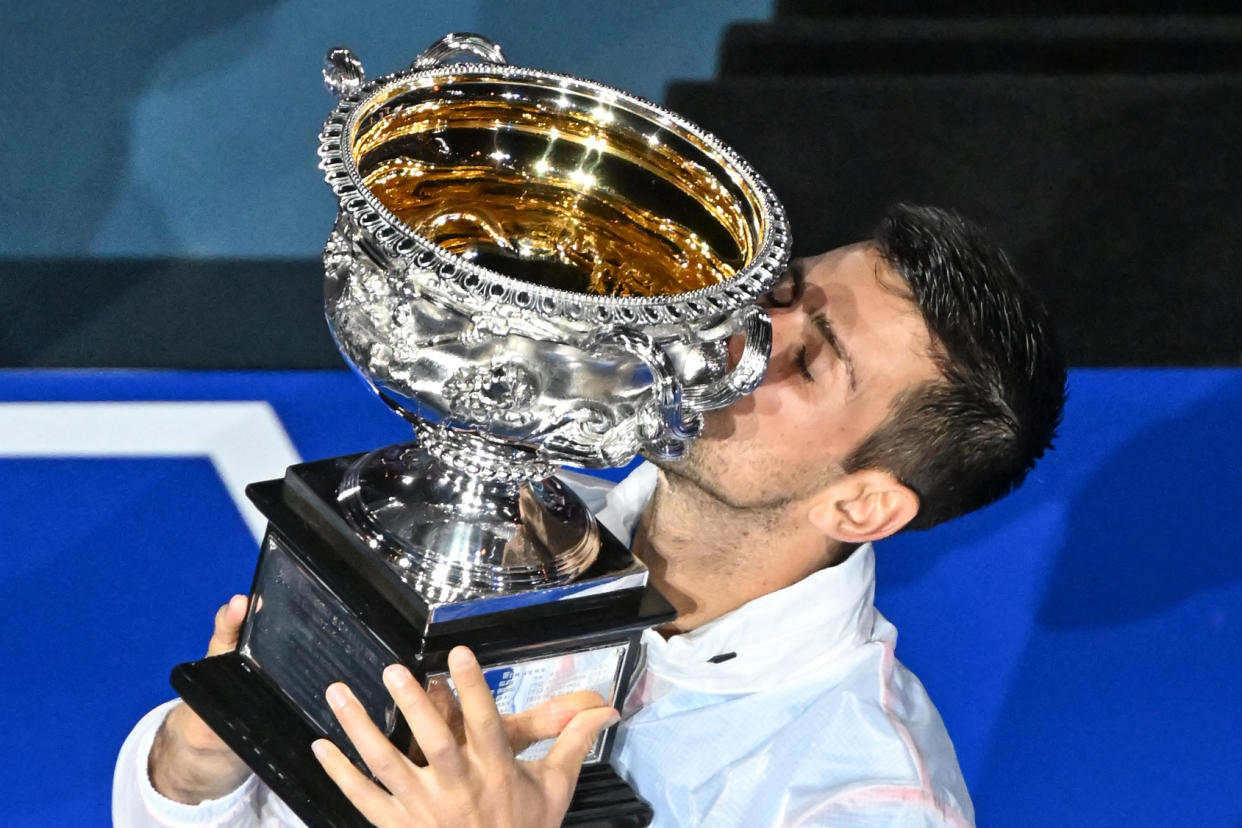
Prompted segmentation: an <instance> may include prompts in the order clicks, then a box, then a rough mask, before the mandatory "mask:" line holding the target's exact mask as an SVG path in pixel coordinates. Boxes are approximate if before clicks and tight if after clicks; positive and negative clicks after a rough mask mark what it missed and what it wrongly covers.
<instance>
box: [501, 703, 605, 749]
mask: <svg viewBox="0 0 1242 828" xmlns="http://www.w3.org/2000/svg"><path fill="white" fill-rule="evenodd" d="M603 706H604V697H603V696H601V695H600V694H599V693H596V692H595V691H594V690H579V691H577V692H574V693H565V694H563V695H560V696H553V697H552V698H550V699H548V700H547V701H544V702H542V703H540V704H537V705H535V706H534V707H531V708H528V709H526V710H521V711H518V712H517V713H512V714H510V715H508V716H504V717H503V719H504V723H505V732H506V733H507V734H508V735H509V744H510V746H512V748H513V752H514V753H521V752H522V751H524V750H526V748H528V747H530V746H531V745H533V744H534V743H535V742H539V741H542V740H544V739H551V738H553V737H555V736H559V735H560V733H561V731H562V730H564V729H565V726H566V725H567V724H569V722H570V721H571V720H572V719H573V718H574V716H576V715H578V714H579V713H581V712H582V711H584V710H591V709H592V708H596V707H603Z"/></svg>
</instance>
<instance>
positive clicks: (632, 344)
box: [595, 328, 703, 459]
mask: <svg viewBox="0 0 1242 828" xmlns="http://www.w3.org/2000/svg"><path fill="white" fill-rule="evenodd" d="M595 345H596V346H604V347H609V346H611V347H613V348H618V349H620V350H622V351H624V352H625V353H627V354H629V355H631V356H633V357H637V358H638V360H639V361H640V362H642V363H643V365H644V366H646V368H647V370H648V371H649V372H650V373H651V392H652V395H653V396H654V397H655V400H654V402H655V405H654V406H651V407H647V408H645V409H643V410H642V411H640V412H639V415H638V434H639V437H640V438H641V440H642V441H643V442H644V443H645V444H647V445H648V446H650V447H651V448H652V449H653V450H654V451H655V452H656V453H657V454H659V455H660V456H661V457H664V458H667V459H675V458H678V457H681V456H682V455H683V454H684V453H685V451H686V445H687V443H688V442H689V441H690V440H693V439H694V438H695V437H697V436H698V435H699V432H700V431H702V430H703V418H702V417H700V416H699V414H698V412H697V411H687V410H686V409H685V408H684V407H683V405H682V399H683V393H682V388H681V383H680V382H679V381H678V379H677V373H676V371H675V370H674V369H673V363H672V360H670V359H669V356H668V354H667V353H666V352H665V351H664V349H663V348H661V347H660V346H659V345H657V344H656V343H655V342H654V341H653V340H652V339H651V337H649V336H647V335H646V334H644V333H641V332H639V331H635V330H632V329H630V328H609V329H606V330H604V331H602V332H601V333H600V335H599V336H598V337H597V338H596V340H595Z"/></svg>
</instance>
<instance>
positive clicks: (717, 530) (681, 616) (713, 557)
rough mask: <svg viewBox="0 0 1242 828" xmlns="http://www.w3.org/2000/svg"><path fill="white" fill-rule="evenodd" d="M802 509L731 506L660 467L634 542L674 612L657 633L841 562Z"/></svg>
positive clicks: (679, 629) (688, 625)
mask: <svg viewBox="0 0 1242 828" xmlns="http://www.w3.org/2000/svg"><path fill="white" fill-rule="evenodd" d="M805 510H806V505H805V504H803V503H800V502H797V501H794V502H788V503H783V504H779V505H776V506H770V507H763V508H756V509H752V508H736V507H732V506H729V505H728V504H726V503H722V502H721V501H720V500H718V499H716V498H715V497H713V496H712V495H710V494H709V493H707V492H705V491H703V490H702V489H701V488H699V487H698V486H697V485H695V484H694V483H692V482H691V481H689V480H687V479H685V478H683V477H679V476H677V475H676V474H670V473H667V472H664V471H661V472H660V475H659V479H658V482H657V484H656V489H655V493H654V494H653V495H652V498H651V501H650V502H649V503H648V504H647V508H646V509H645V510H644V512H643V515H642V518H641V519H640V521H639V525H638V529H637V531H636V533H635V535H634V544H633V550H634V554H635V555H637V556H638V557H639V559H641V560H642V561H643V563H645V564H646V565H647V568H648V569H649V570H650V572H651V580H652V583H653V584H654V585H655V587H656V588H657V589H659V590H660V593H661V594H663V595H664V597H665V598H667V599H668V600H669V602H670V603H671V604H672V605H673V607H674V608H675V609H676V610H677V620H676V621H674V622H672V623H671V624H669V625H667V626H666V627H663V628H661V632H663V633H664V634H665V635H666V636H667V635H673V634H676V633H683V632H689V631H690V630H693V629H695V628H697V627H700V626H702V625H703V624H706V623H707V622H709V621H712V620H714V619H716V618H719V617H720V616H721V615H724V614H725V613H727V612H730V611H731V610H734V609H737V608H738V607H740V606H741V605H742V604H745V603H746V602H747V601H751V600H753V599H755V598H758V597H759V596H761V595H766V594H768V593H770V592H775V591H776V590H778V589H784V588H785V587H787V586H790V585H791V584H795V583H797V582H798V581H800V580H802V579H803V578H805V577H806V576H808V575H810V574H811V573H812V572H815V571H816V570H819V569H822V568H824V567H826V566H831V565H833V564H835V563H838V562H839V561H841V560H843V559H844V557H845V553H846V550H845V549H843V548H842V546H841V545H840V544H838V543H835V542H833V541H831V540H830V539H828V538H825V537H824V536H823V535H822V534H820V533H818V532H817V531H815V530H814V528H813V527H811V526H810V524H809V523H808V521H807V520H806V516H805Z"/></svg>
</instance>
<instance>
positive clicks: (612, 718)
mask: <svg viewBox="0 0 1242 828" xmlns="http://www.w3.org/2000/svg"><path fill="white" fill-rule="evenodd" d="M619 721H621V714H620V713H618V712H617V711H616V710H613V711H612V713H610V714H609V715H608V721H607V723H605V724H604V727H612V726H613V725H615V724H616V723H617V722H619Z"/></svg>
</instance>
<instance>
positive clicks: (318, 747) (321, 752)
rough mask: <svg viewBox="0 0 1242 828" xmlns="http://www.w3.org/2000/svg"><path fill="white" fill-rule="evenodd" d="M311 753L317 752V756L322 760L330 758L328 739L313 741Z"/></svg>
mask: <svg viewBox="0 0 1242 828" xmlns="http://www.w3.org/2000/svg"><path fill="white" fill-rule="evenodd" d="M311 753H313V754H315V758H316V759H318V760H319V761H320V762H322V761H323V760H324V759H327V758H328V740H327V739H316V740H315V741H313V742H311Z"/></svg>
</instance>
